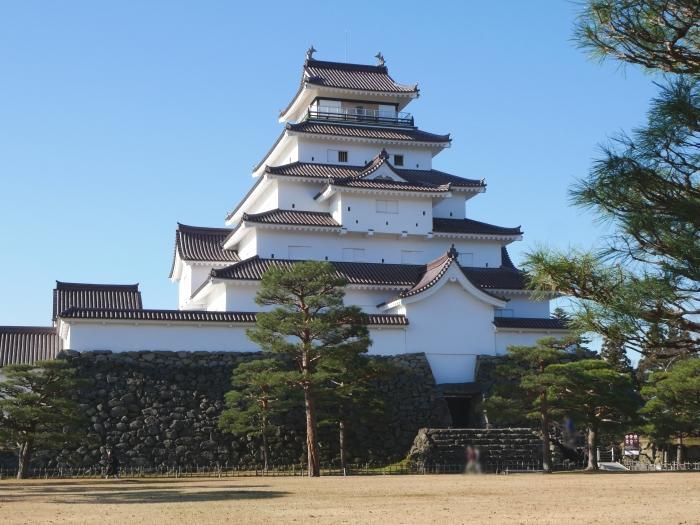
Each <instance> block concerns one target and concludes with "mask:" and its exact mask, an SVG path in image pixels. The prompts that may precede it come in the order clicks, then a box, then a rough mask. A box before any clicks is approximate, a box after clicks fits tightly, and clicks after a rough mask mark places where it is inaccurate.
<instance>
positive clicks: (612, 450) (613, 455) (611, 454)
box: [610, 446, 615, 463]
mask: <svg viewBox="0 0 700 525" xmlns="http://www.w3.org/2000/svg"><path fill="white" fill-rule="evenodd" d="M610 456H611V457H612V460H613V463H614V462H615V446H612V447H610Z"/></svg>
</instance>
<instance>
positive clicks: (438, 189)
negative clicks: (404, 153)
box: [331, 178, 450, 193]
mask: <svg viewBox="0 0 700 525" xmlns="http://www.w3.org/2000/svg"><path fill="white" fill-rule="evenodd" d="M331 184H333V185H334V186H342V187H344V188H364V189H372V190H391V191H413V192H416V191H420V192H429V193H448V192H449V191H450V187H449V186H429V185H427V184H411V183H410V182H401V181H395V180H388V179H359V178H358V179H341V180H333V181H332V182H331Z"/></svg>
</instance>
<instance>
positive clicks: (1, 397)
mask: <svg viewBox="0 0 700 525" xmlns="http://www.w3.org/2000/svg"><path fill="white" fill-rule="evenodd" d="M3 374H4V375H5V379H4V380H3V381H0V442H2V443H5V444H6V445H7V446H9V447H11V448H16V450H17V452H18V459H19V468H18V470H17V477H18V478H20V479H21V478H25V477H26V476H27V473H28V470H29V464H30V463H31V459H32V453H33V452H34V450H36V449H37V448H43V449H54V448H57V447H60V446H62V445H63V444H65V443H69V442H72V441H75V440H77V439H78V438H79V437H80V434H79V433H77V432H76V430H77V429H78V428H79V426H80V425H81V424H82V423H84V421H85V418H84V416H83V414H81V411H80V407H79V405H78V403H77V402H76V401H74V400H73V396H74V394H75V392H76V391H77V390H78V389H79V388H80V387H81V386H82V385H83V382H82V381H80V380H78V379H76V377H75V371H74V369H72V368H71V367H70V365H69V364H68V363H67V362H66V361H64V360H55V361H39V362H37V363H35V364H33V365H10V366H7V367H5V368H3Z"/></svg>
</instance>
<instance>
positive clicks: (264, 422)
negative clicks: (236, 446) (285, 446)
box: [219, 359, 292, 470]
mask: <svg viewBox="0 0 700 525" xmlns="http://www.w3.org/2000/svg"><path fill="white" fill-rule="evenodd" d="M290 380H291V378H290V377H289V371H288V370H286V368H285V366H284V365H283V363H282V362H281V361H280V360H279V359H259V360H255V361H249V362H246V363H241V364H240V365H238V366H237V367H236V368H235V369H234V370H233V372H232V373H231V386H232V387H233V389H232V390H231V391H229V392H227V393H226V396H225V402H226V409H225V410H224V411H223V412H222V413H221V416H220V417H219V428H221V429H222V430H225V431H226V432H230V433H232V434H236V435H253V436H258V437H259V438H260V453H261V455H262V461H263V469H264V470H268V469H269V466H270V463H269V461H270V445H269V439H270V437H271V435H272V434H273V433H274V432H275V430H276V429H277V428H278V427H279V425H278V423H277V421H276V419H277V417H278V416H279V415H280V414H281V413H283V412H284V411H285V410H286V409H288V408H289V406H290V398H291V397H292V396H291V395H290V388H289V383H290Z"/></svg>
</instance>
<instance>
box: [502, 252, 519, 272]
mask: <svg viewBox="0 0 700 525" xmlns="http://www.w3.org/2000/svg"><path fill="white" fill-rule="evenodd" d="M501 266H502V267H504V268H510V269H511V270H517V268H516V267H515V265H514V264H513V261H512V260H511V258H510V254H509V253H508V248H506V247H505V246H501Z"/></svg>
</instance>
